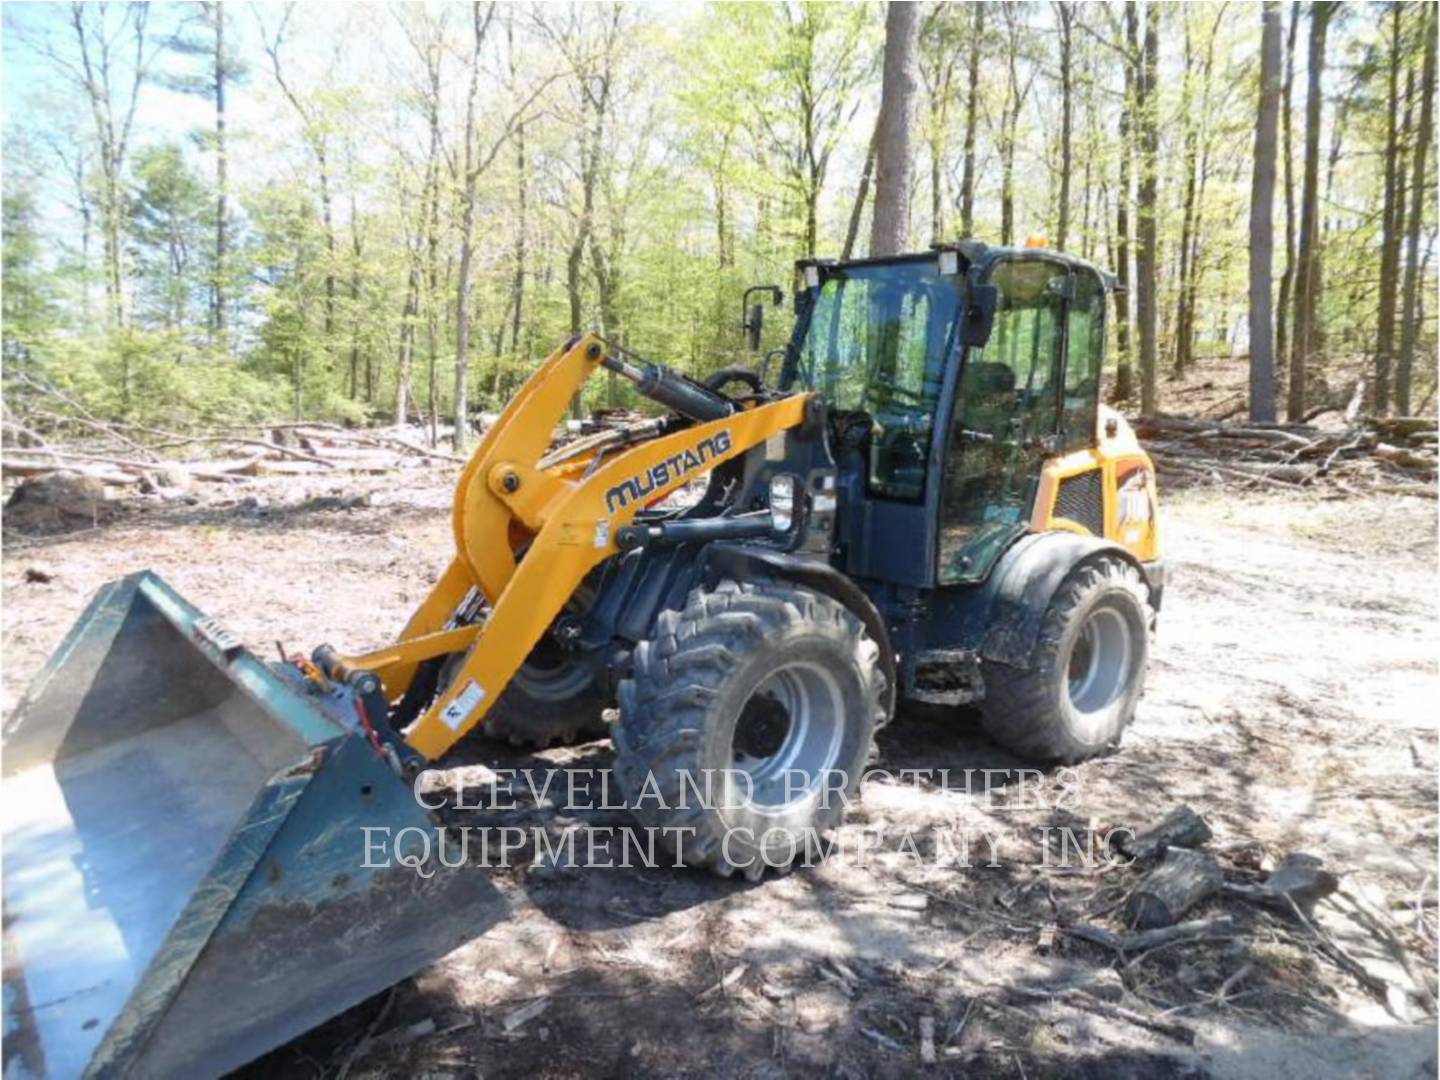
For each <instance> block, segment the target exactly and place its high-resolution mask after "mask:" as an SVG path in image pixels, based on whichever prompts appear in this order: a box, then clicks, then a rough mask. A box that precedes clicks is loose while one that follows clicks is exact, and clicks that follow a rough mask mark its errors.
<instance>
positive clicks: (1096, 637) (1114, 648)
mask: <svg viewBox="0 0 1440 1080" xmlns="http://www.w3.org/2000/svg"><path fill="white" fill-rule="evenodd" d="M1134 656H1135V643H1134V638H1133V636H1132V634H1131V632H1130V624H1129V622H1128V621H1127V620H1126V619H1125V616H1124V615H1122V614H1121V613H1120V612H1119V611H1116V610H1115V609H1114V608H1111V607H1099V608H1096V609H1095V610H1094V611H1092V612H1090V614H1089V616H1088V617H1087V618H1086V619H1085V622H1084V624H1083V625H1082V626H1081V627H1080V633H1079V634H1077V635H1076V637H1075V643H1074V644H1073V645H1072V646H1071V648H1070V662H1069V665H1068V669H1067V675H1068V680H1067V682H1068V687H1069V692H1070V704H1071V705H1072V706H1073V707H1074V709H1075V710H1076V711H1077V712H1080V713H1084V714H1087V715H1088V714H1092V713H1099V712H1103V711H1105V710H1106V709H1108V708H1110V706H1111V705H1113V704H1115V702H1117V701H1119V700H1120V698H1121V697H1122V696H1124V694H1125V690H1126V688H1127V687H1128V686H1129V685H1130V673H1131V669H1132V667H1133V666H1134Z"/></svg>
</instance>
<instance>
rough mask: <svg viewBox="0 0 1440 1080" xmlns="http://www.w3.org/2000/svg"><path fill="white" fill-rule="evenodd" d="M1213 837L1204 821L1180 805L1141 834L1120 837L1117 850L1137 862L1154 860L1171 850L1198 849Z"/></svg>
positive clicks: (1186, 807)
mask: <svg viewBox="0 0 1440 1080" xmlns="http://www.w3.org/2000/svg"><path fill="white" fill-rule="evenodd" d="M1213 835H1214V834H1213V833H1211V831H1210V826H1209V825H1207V824H1205V819H1204V818H1202V817H1201V816H1200V815H1199V814H1197V813H1196V812H1195V811H1194V810H1192V809H1190V807H1188V806H1177V807H1176V808H1175V809H1174V810H1171V811H1170V812H1169V813H1168V814H1166V815H1165V816H1164V817H1163V818H1161V819H1160V821H1159V822H1158V823H1156V824H1155V825H1153V826H1152V827H1151V828H1148V829H1146V830H1144V831H1143V832H1141V833H1138V834H1131V835H1129V836H1124V835H1121V836H1120V837H1119V842H1118V843H1117V845H1116V846H1117V847H1119V849H1120V850H1121V851H1122V852H1123V853H1124V854H1126V855H1129V856H1130V857H1131V858H1134V859H1153V858H1156V857H1158V856H1160V855H1162V854H1164V853H1165V851H1166V849H1168V848H1172V847H1182V848H1189V847H1199V846H1200V845H1201V844H1203V843H1206V842H1207V841H1208V840H1209V839H1210V838H1211V836H1213Z"/></svg>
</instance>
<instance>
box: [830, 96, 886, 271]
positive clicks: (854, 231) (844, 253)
mask: <svg viewBox="0 0 1440 1080" xmlns="http://www.w3.org/2000/svg"><path fill="white" fill-rule="evenodd" d="M879 134H880V129H879V125H876V129H875V131H873V132H871V134H870V148H869V149H868V150H867V151H865V165H864V167H862V168H861V170H860V184H859V186H858V187H857V188H856V189H855V203H854V205H853V206H851V207H850V223H849V224H848V225H847V226H846V227H845V243H844V244H842V245H841V247H840V258H842V259H848V258H850V256H851V254H852V253H853V252H854V251H855V241H856V240H857V239H859V237H860V218H861V217H862V216H864V213H865V201H866V200H867V199H869V198H870V177H871V176H873V175H874V174H875V142H876V140H877V138H878V137H879Z"/></svg>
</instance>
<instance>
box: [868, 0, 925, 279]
mask: <svg viewBox="0 0 1440 1080" xmlns="http://www.w3.org/2000/svg"><path fill="white" fill-rule="evenodd" d="M919 35H920V5H919V4H916V3H907V2H905V0H894V2H892V3H890V4H889V5H888V6H887V7H886V10H885V73H884V79H883V83H882V87H881V92H880V116H879V118H878V119H877V120H876V122H875V214H874V217H873V218H871V221H870V255H871V257H876V256H882V255H898V254H899V253H900V252H902V251H904V250H905V248H906V246H907V244H908V243H909V237H910V170H911V160H910V126H911V125H910V121H911V118H912V117H913V115H914V111H915V110H914V103H915V89H916V87H917V86H918V85H919V82H920V80H919V77H918V75H917V73H916V52H917V49H918V42H919Z"/></svg>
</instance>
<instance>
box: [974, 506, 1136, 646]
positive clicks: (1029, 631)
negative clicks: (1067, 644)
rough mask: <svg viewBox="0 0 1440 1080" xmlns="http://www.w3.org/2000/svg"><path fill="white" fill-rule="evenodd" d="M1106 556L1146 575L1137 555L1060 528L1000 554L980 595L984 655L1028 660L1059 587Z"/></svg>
mask: <svg viewBox="0 0 1440 1080" xmlns="http://www.w3.org/2000/svg"><path fill="white" fill-rule="evenodd" d="M1101 555H1109V556H1113V557H1115V558H1118V559H1123V560H1124V561H1125V562H1128V563H1130V564H1131V565H1132V566H1134V567H1135V568H1136V569H1137V570H1139V571H1140V573H1141V576H1142V577H1143V576H1144V575H1145V568H1144V567H1143V566H1142V565H1141V564H1140V563H1139V562H1137V561H1136V559H1135V557H1134V556H1133V555H1131V554H1130V553H1129V552H1128V551H1126V550H1125V549H1124V548H1123V547H1121V546H1120V545H1119V544H1116V543H1113V542H1112V541H1109V540H1104V539H1101V538H1100V537H1097V536H1082V535H1080V534H1079V533H1072V532H1062V531H1058V530H1057V531H1055V532H1043V533H1029V534H1027V535H1025V536H1022V537H1021V538H1020V539H1019V540H1017V541H1016V542H1015V543H1014V544H1013V545H1011V546H1010V548H1009V549H1008V550H1006V552H1005V553H1004V554H1003V555H1001V556H1000V560H999V561H998V562H997V563H996V564H995V568H994V569H993V570H991V572H990V576H989V577H988V578H986V579H985V583H984V584H983V585H981V586H980V589H979V592H978V594H977V596H976V598H975V607H976V609H978V610H979V611H982V612H984V613H985V624H986V630H985V634H984V637H983V639H982V640H981V642H980V649H979V652H980V655H981V656H982V657H983V658H984V659H986V660H993V661H996V662H998V663H1002V664H1010V665H1012V666H1015V667H1024V666H1025V665H1026V664H1028V663H1029V662H1030V655H1031V653H1032V652H1033V651H1034V649H1035V643H1036V641H1037V640H1038V639H1039V637H1040V628H1041V626H1042V624H1043V623H1044V621H1045V612H1046V611H1047V610H1048V609H1049V607H1050V600H1051V598H1052V597H1054V595H1055V591H1056V590H1057V589H1059V588H1060V585H1061V583H1062V582H1063V581H1064V580H1065V579H1066V578H1067V577H1069V576H1070V574H1071V572H1072V571H1074V570H1075V569H1076V568H1077V567H1079V566H1081V565H1083V564H1085V563H1087V562H1089V561H1090V560H1092V559H1095V558H1098V557H1099V556H1101ZM1147 580H1148V579H1147Z"/></svg>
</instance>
